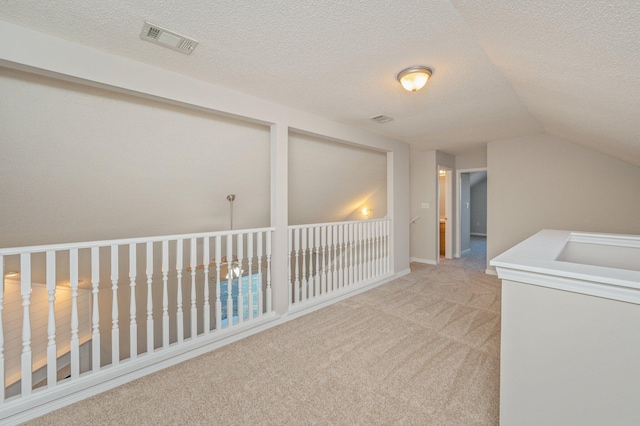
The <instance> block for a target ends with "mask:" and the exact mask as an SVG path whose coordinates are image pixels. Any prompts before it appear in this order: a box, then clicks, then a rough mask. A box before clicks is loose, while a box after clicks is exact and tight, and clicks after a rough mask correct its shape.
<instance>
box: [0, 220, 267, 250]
mask: <svg viewBox="0 0 640 426" xmlns="http://www.w3.org/2000/svg"><path fill="white" fill-rule="evenodd" d="M274 230H275V228H273V227H270V228H254V229H236V230H233V231H213V232H198V233H195V234H177V235H161V236H155V237H136V238H122V239H117V240H102V241H83V242H77V243H63V244H47V245H37V246H26V247H9V248H1V249H0V256H4V255H12V254H22V253H42V252H45V251H48V250H56V251H57V250H71V249H75V248H77V249H84V248H92V247H99V246H119V245H125V244H139V243H147V242H150V243H156V242H159V241H164V240H179V239H185V240H186V239H190V238H203V237H215V236H217V235H238V234H246V233H249V232H253V233H256V232H268V231H274Z"/></svg>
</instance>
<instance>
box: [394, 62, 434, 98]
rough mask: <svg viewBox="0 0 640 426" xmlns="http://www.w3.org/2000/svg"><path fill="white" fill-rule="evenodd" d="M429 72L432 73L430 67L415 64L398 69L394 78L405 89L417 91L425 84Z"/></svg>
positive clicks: (429, 75) (429, 74)
mask: <svg viewBox="0 0 640 426" xmlns="http://www.w3.org/2000/svg"><path fill="white" fill-rule="evenodd" d="M431 74H433V70H432V69H431V68H429V67H425V66H424V65H415V66H413V67H409V68H407V69H404V70H402V71H400V72H399V73H398V75H397V77H396V78H397V79H398V81H399V82H400V84H402V87H404V88H405V90H407V91H409V92H417V91H418V90H420V89H422V88H423V87H424V86H425V85H426V84H427V81H429V78H430V77H431Z"/></svg>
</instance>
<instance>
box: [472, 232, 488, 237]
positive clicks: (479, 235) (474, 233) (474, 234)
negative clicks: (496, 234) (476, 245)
mask: <svg viewBox="0 0 640 426" xmlns="http://www.w3.org/2000/svg"><path fill="white" fill-rule="evenodd" d="M471 235H473V236H476V237H486V236H487V234H481V233H480V232H472V233H471Z"/></svg>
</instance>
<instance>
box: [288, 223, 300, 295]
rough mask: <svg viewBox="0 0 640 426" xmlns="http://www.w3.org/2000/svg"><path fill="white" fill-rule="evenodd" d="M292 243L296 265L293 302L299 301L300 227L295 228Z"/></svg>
mask: <svg viewBox="0 0 640 426" xmlns="http://www.w3.org/2000/svg"><path fill="white" fill-rule="evenodd" d="M289 234H291V230H289ZM293 245H294V248H295V258H296V266H295V272H296V278H295V281H294V283H293V285H294V295H293V302H294V303H298V302H300V260H299V259H300V228H296V229H295V233H294V236H293ZM289 253H291V251H289ZM289 303H291V300H289Z"/></svg>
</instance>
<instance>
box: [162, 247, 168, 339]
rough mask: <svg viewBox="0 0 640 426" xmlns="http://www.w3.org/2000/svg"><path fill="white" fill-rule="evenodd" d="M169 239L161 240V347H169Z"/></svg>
mask: <svg viewBox="0 0 640 426" xmlns="http://www.w3.org/2000/svg"><path fill="white" fill-rule="evenodd" d="M168 286H169V240H164V241H162V347H163V348H165V349H166V348H168V347H169V289H168Z"/></svg>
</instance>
